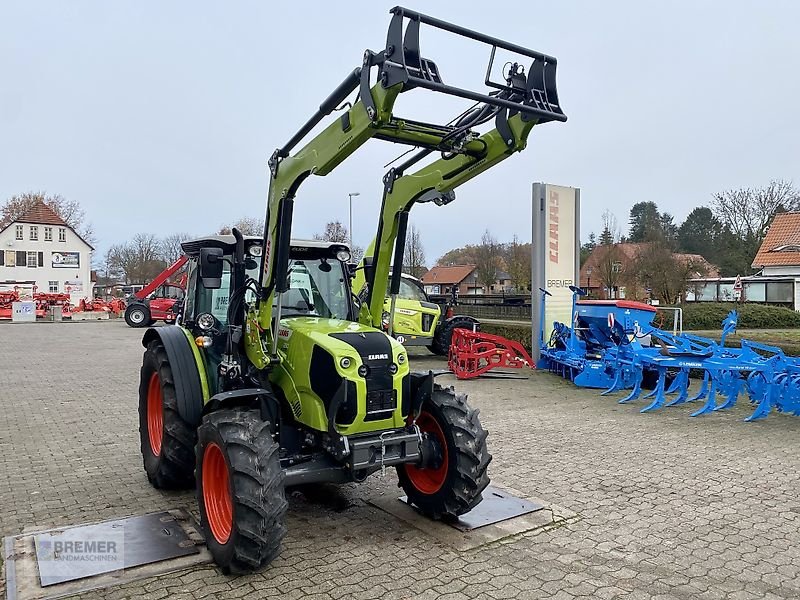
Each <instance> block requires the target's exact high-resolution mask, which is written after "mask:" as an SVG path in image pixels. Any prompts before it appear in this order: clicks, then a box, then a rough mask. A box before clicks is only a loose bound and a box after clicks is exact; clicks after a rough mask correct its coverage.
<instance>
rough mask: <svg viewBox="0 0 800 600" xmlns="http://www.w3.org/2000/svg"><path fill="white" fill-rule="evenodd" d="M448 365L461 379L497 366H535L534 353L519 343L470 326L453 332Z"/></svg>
mask: <svg viewBox="0 0 800 600" xmlns="http://www.w3.org/2000/svg"><path fill="white" fill-rule="evenodd" d="M448 366H449V367H450V370H451V371H452V372H453V373H455V375H456V377H457V378H458V379H474V378H475V377H480V376H481V375H483V374H485V373H487V372H488V371H491V370H493V369H524V368H530V369H533V368H535V366H534V363H533V359H532V358H531V356H530V354H528V352H527V351H526V350H525V348H524V347H523V346H522V344H520V343H519V342H515V341H513V340H509V339H506V338H504V337H501V336H499V335H492V334H491V333H481V332H478V331H469V330H468V329H456V330H455V331H454V332H453V340H452V342H451V344H450V357H449V361H448ZM497 374H498V375H508V374H509V373H508V372H499V373H497Z"/></svg>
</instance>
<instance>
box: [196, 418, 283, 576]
mask: <svg viewBox="0 0 800 600" xmlns="http://www.w3.org/2000/svg"><path fill="white" fill-rule="evenodd" d="M195 456H196V459H195V460H196V465H197V467H196V471H195V476H196V479H197V502H198V505H199V507H200V524H201V527H202V529H203V534H204V535H205V539H206V544H207V546H208V549H209V551H210V552H211V556H212V557H213V558H214V561H215V562H216V563H217V565H219V567H220V568H221V569H222V571H223V572H224V573H226V574H227V573H234V574H245V573H252V572H254V571H258V570H260V569H262V568H264V567H266V566H267V565H268V564H269V563H270V562H272V561H273V560H274V559H275V558H276V557H277V556H278V553H279V552H280V546H281V540H283V537H284V535H286V527H285V525H284V520H285V515H286V509H287V507H288V505H287V502H286V495H285V493H284V487H283V481H284V473H283V469H281V464H280V447H279V446H278V444H277V443H276V442H275V441H274V440H273V439H272V433H271V426H270V423H269V422H268V421H264V420H262V419H261V415H260V412H259V411H245V410H228V409H223V410H218V411H215V412H212V413H210V414H208V415H206V416H205V417H204V418H203V423H202V425H200V428H199V429H198V438H197V447H196V450H195Z"/></svg>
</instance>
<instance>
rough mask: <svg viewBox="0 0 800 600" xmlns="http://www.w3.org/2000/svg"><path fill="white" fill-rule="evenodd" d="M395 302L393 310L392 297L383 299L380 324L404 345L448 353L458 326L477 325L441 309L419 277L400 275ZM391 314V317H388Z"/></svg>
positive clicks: (449, 309)
mask: <svg viewBox="0 0 800 600" xmlns="http://www.w3.org/2000/svg"><path fill="white" fill-rule="evenodd" d="M367 260H369V259H367ZM359 284H361V285H364V284H365V282H364V281H363V277H361V278H360V277H359V276H358V273H356V277H355V281H354V287H355V288H356V289H359ZM365 289H366V288H362V291H361V295H362V296H364V295H365V294H366V291H365ZM394 302H395V306H394V311H392V298H391V296H387V297H386V299H385V300H384V303H383V318H382V320H381V326H382V328H383V330H384V331H386V332H387V333H388V334H389V335H391V336H392V337H394V338H395V339H396V340H397V341H398V342H400V343H401V344H403V345H404V346H424V347H426V348H428V350H430V351H431V352H433V353H434V354H438V355H439V356H447V353H448V351H449V349H450V342H451V340H452V339H453V331H455V330H456V329H459V328H460V329H469V330H471V331H475V330H477V329H478V328H479V327H480V323H479V322H478V319H476V318H475V317H471V316H469V315H458V314H452V307H450V306H449V305H448V306H447V307H446V309H445V311H442V307H441V306H440V305H439V304H437V303H435V302H432V301H431V299H430V298H429V297H428V294H427V293H425V289H424V288H423V287H422V285H421V284H420V282H419V279H417V278H416V277H412V276H411V275H407V274H405V273H403V274H402V275H401V277H400V288H399V289H398V293H397V297H396V298H395V300H394ZM390 315H394V316H393V317H392V318H390Z"/></svg>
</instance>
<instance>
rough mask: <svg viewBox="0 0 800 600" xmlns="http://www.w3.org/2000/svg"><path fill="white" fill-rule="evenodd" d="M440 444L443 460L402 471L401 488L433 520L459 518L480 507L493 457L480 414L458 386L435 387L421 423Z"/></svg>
mask: <svg viewBox="0 0 800 600" xmlns="http://www.w3.org/2000/svg"><path fill="white" fill-rule="evenodd" d="M416 424H417V426H418V427H419V428H420V430H421V431H422V432H423V433H425V434H427V435H428V436H430V437H431V438H433V439H434V440H435V443H437V444H439V452H440V454H439V459H440V460H439V462H438V463H434V464H433V465H430V466H428V467H419V466H417V465H412V464H405V465H399V466H398V467H397V475H398V480H399V481H398V485H399V486H400V487H402V488H403V490H404V491H405V493H406V495H407V496H408V499H409V501H410V502H411V503H413V504H414V505H416V506H417V507H418V508H419V509H420V510H421V511H422V512H423V513H424V514H426V515H428V516H429V517H432V518H434V519H455V518H456V517H458V516H459V515H463V514H464V513H466V512H469V511H470V510H472V509H473V508H475V507H476V506H477V505H478V504H479V503H480V502H481V500H482V499H483V498H482V496H481V494H482V492H483V490H484V489H486V486H487V485H489V475H488V473H487V468H488V466H489V463H490V462H491V460H492V455H491V454H489V450H488V448H487V446H486V437H487V436H488V435H489V434H488V432H487V431H486V430H485V429H484V428H483V427H482V426H481V423H480V420H479V419H478V410H476V409H472V408H470V406H469V405H468V404H467V398H466V396H465V395H463V394H462V395H456V393H455V392H454V391H453V388H442V387H441V386H439V385H436V386H435V387H434V391H433V394H432V395H431V397H430V399H428V400H426V401H425V403H424V404H423V405H422V412H421V413H420V415H419V417H418V418H417V422H416Z"/></svg>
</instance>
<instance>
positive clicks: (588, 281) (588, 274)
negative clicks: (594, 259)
mask: <svg viewBox="0 0 800 600" xmlns="http://www.w3.org/2000/svg"><path fill="white" fill-rule="evenodd" d="M586 293H587V294H589V296H591V295H592V267H589V268H588V269H586Z"/></svg>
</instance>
